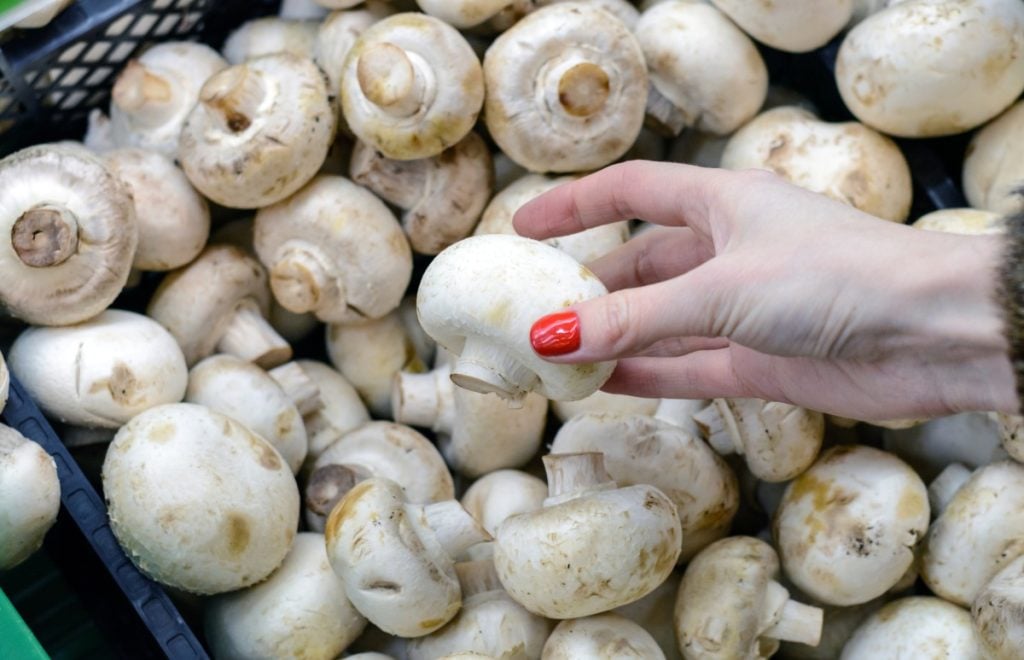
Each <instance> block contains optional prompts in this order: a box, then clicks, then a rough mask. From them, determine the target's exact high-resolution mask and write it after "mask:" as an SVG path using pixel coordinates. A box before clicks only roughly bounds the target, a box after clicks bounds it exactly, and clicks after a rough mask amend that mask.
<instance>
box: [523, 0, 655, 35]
mask: <svg viewBox="0 0 1024 660" xmlns="http://www.w3.org/2000/svg"><path fill="white" fill-rule="evenodd" d="M531 2H533V3H534V4H536V5H537V6H538V7H545V6H547V5H554V4H558V3H559V2H582V3H583V4H587V5H593V6H594V7H597V8H599V9H603V10H605V11H606V12H608V13H609V14H611V15H612V16H614V17H615V18H617V19H619V20H620V21H622V24H623V25H625V26H626V27H628V28H629V29H630V30H636V24H637V21H639V20H640V10H639V9H638V8H637V7H636V5H635V4H633V2H631V0H531Z"/></svg>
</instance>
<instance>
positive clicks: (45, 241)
mask: <svg viewBox="0 0 1024 660" xmlns="http://www.w3.org/2000/svg"><path fill="white" fill-rule="evenodd" d="M11 243H12V244H13V245H14V251H15V252H17V254H18V258H19V259H21V261H22V263H24V264H25V265H26V266H31V267H32V268H49V267H51V266H57V265H59V264H62V263H64V262H65V261H66V260H67V259H68V258H69V257H71V255H73V254H74V253H75V251H76V250H77V248H78V222H77V220H76V219H75V216H74V215H73V214H72V213H71V212H70V211H68V210H67V209H66V208H63V207H59V206H47V205H40V206H37V207H35V208H32V209H29V210H28V211H25V212H24V213H22V214H21V217H20V218H18V219H17V221H15V223H14V227H13V228H12V229H11Z"/></svg>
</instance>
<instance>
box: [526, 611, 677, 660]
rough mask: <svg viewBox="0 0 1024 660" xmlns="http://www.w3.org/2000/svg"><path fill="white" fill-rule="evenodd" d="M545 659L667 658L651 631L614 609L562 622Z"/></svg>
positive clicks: (557, 627) (547, 646)
mask: <svg viewBox="0 0 1024 660" xmlns="http://www.w3.org/2000/svg"><path fill="white" fill-rule="evenodd" d="M543 658H544V660H575V659H576V658H592V659H593V660H620V659H622V660H625V659H626V658H633V659H635V660H665V654H664V653H662V652H661V648H660V647H659V646H658V643H657V642H656V641H654V638H653V637H651V635H650V633H648V632H647V631H646V630H644V629H643V628H641V627H640V626H638V625H637V624H636V623H634V622H632V621H630V620H629V619H627V618H626V617H624V616H622V615H619V614H615V613H614V612H603V613H601V614H594V615H591V616H588V617H583V618H581V619H569V620H567V621H562V622H561V623H559V624H558V625H557V626H556V627H555V629H554V630H553V631H552V633H551V636H550V637H548V640H547V642H546V643H545V644H544V655H543Z"/></svg>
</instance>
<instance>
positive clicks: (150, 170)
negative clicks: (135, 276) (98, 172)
mask: <svg viewBox="0 0 1024 660" xmlns="http://www.w3.org/2000/svg"><path fill="white" fill-rule="evenodd" d="M103 160H104V162H105V163H106V165H107V167H108V168H109V169H110V171H111V172H112V173H113V174H114V175H116V176H117V177H119V178H120V179H121V181H122V182H123V183H124V184H125V185H126V186H127V187H128V191H129V192H130V193H131V195H132V200H133V202H134V205H135V221H136V225H137V227H138V233H139V241H138V247H137V248H136V250H135V260H134V261H133V263H132V265H133V266H134V268H135V269H136V270H147V271H164V270H173V269H175V268H179V267H181V266H184V265H185V264H187V263H188V262H190V261H192V260H193V259H195V258H196V257H197V256H198V255H199V253H200V252H202V250H203V247H204V246H205V245H206V240H207V238H208V237H209V235H210V209H209V206H207V204H206V200H205V199H203V198H202V196H200V195H199V193H197V192H196V190H195V188H193V187H192V184H190V183H189V181H188V178H187V177H186V176H185V173H184V172H182V171H181V170H180V169H178V167H177V166H176V165H175V164H174V162H173V161H171V159H169V158H167V157H166V156H164V155H162V154H160V153H157V152H155V151H145V150H143V149H117V150H115V151H110V152H107V153H105V154H103Z"/></svg>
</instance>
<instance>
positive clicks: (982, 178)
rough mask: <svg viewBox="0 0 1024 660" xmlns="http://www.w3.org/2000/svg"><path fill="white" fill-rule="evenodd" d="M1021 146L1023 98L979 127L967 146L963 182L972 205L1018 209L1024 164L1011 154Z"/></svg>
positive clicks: (997, 210)
mask: <svg viewBox="0 0 1024 660" xmlns="http://www.w3.org/2000/svg"><path fill="white" fill-rule="evenodd" d="M1022 149H1024V101H1021V102H1018V103H1016V104H1014V105H1012V106H1010V109H1009V110H1007V111H1006V112H1004V113H1003V114H1002V115H1000V116H999V117H997V118H996V119H995V120H993V121H992V122H991V123H989V124H988V125H987V126H985V127H984V128H982V129H981V130H980V131H978V132H977V134H975V136H974V138H973V139H972V140H971V142H970V144H969V145H968V146H967V153H966V154H965V156H964V171H963V185H964V195H966V197H967V201H968V203H970V205H971V206H973V207H975V208H978V209H985V210H987V211H992V212H993V213H999V214H1010V213H1014V212H1016V211H1019V210H1021V208H1022V203H1021V196H1020V187H1021V181H1024V164H1022V163H1021V162H1020V160H1018V159H1017V158H1015V157H1014V156H1015V155H1016V154H1019V153H1021V150H1022Z"/></svg>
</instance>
